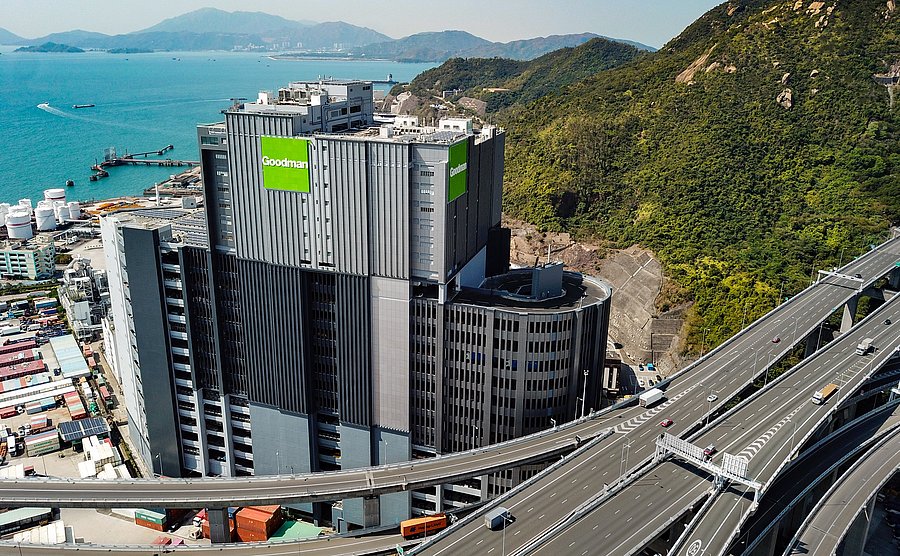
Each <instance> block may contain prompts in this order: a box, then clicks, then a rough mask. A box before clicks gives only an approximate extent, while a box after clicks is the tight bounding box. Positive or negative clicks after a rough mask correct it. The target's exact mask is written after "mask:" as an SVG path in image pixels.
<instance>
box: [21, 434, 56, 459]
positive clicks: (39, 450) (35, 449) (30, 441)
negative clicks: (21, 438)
mask: <svg viewBox="0 0 900 556" xmlns="http://www.w3.org/2000/svg"><path fill="white" fill-rule="evenodd" d="M57 450H59V435H58V434H57V433H56V429H50V430H48V431H46V432H42V433H40V434H33V435H30V436H26V437H25V453H26V454H27V455H28V457H34V456H42V455H44V454H49V453H52V452H56V451H57Z"/></svg>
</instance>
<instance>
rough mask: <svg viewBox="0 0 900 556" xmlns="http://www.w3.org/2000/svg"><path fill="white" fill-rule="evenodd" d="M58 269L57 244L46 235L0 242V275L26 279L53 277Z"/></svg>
mask: <svg viewBox="0 0 900 556" xmlns="http://www.w3.org/2000/svg"><path fill="white" fill-rule="evenodd" d="M55 270H56V246H55V245H53V240H52V239H51V238H50V237H49V236H46V235H38V236H36V237H34V238H32V239H29V240H26V241H17V240H8V241H5V242H3V243H0V276H2V277H3V278H19V279H25V280H45V279H47V278H52V277H53V273H54V272H55Z"/></svg>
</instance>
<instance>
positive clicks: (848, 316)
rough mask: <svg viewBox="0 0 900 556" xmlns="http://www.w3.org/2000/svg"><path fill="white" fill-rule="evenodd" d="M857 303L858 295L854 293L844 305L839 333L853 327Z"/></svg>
mask: <svg viewBox="0 0 900 556" xmlns="http://www.w3.org/2000/svg"><path fill="white" fill-rule="evenodd" d="M858 305H859V296H858V295H854V296H853V297H852V298H851V299H850V301H848V302H847V304H846V305H844V316H843V317H842V318H841V334H844V333H846V332H847V331H848V330H850V328H852V327H853V321H854V319H856V309H857V306H858Z"/></svg>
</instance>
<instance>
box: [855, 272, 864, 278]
mask: <svg viewBox="0 0 900 556" xmlns="http://www.w3.org/2000/svg"><path fill="white" fill-rule="evenodd" d="M853 276H855V277H857V278H862V274H860V273H859V272H857V273H856V274H854V275H853Z"/></svg>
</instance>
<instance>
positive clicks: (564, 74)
mask: <svg viewBox="0 0 900 556" xmlns="http://www.w3.org/2000/svg"><path fill="white" fill-rule="evenodd" d="M642 53H643V52H642V51H640V50H638V49H637V48H635V47H633V46H631V45H627V44H624V43H621V42H615V41H611V40H607V39H604V38H594V39H591V40H590V41H588V42H586V43H584V44H581V45H579V46H576V47H572V48H561V49H559V50H554V51H553V52H550V53H547V54H544V55H543V56H541V57H539V58H535V59H534V60H531V61H529V62H523V61H518V60H509V59H505V58H468V59H466V58H453V59H451V60H448V61H447V62H445V63H444V64H441V65H440V66H438V67H436V68H432V69H430V70H428V71H425V72H422V73H421V74H419V75H418V76H416V78H415V79H414V80H413V81H412V82H411V83H410V90H411V91H412V92H414V93H415V94H418V95H425V94H426V93H428V92H435V93H437V92H440V91H442V90H448V89H460V90H463V91H466V92H467V94H469V95H470V96H475V97H480V98H483V99H484V100H486V101H487V102H488V110H489V111H491V112H496V111H498V110H500V109H502V108H506V107H509V106H512V105H513V104H517V103H524V102H528V101H531V100H535V99H537V98H540V97H542V96H544V95H547V94H550V93H554V92H557V91H559V90H560V89H561V88H562V87H564V86H566V85H568V84H570V83H574V82H576V81H580V80H582V79H585V78H587V77H589V76H591V75H594V74H596V73H597V72H599V71H602V70H605V69H609V68H613V67H616V66H620V65H622V64H624V63H626V62H630V61H631V60H634V59H635V58H636V57H638V56H639V55H641V54H642ZM486 87H489V88H503V89H509V90H508V91H502V92H496V93H485V92H484V91H483V89H484V88H486Z"/></svg>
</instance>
